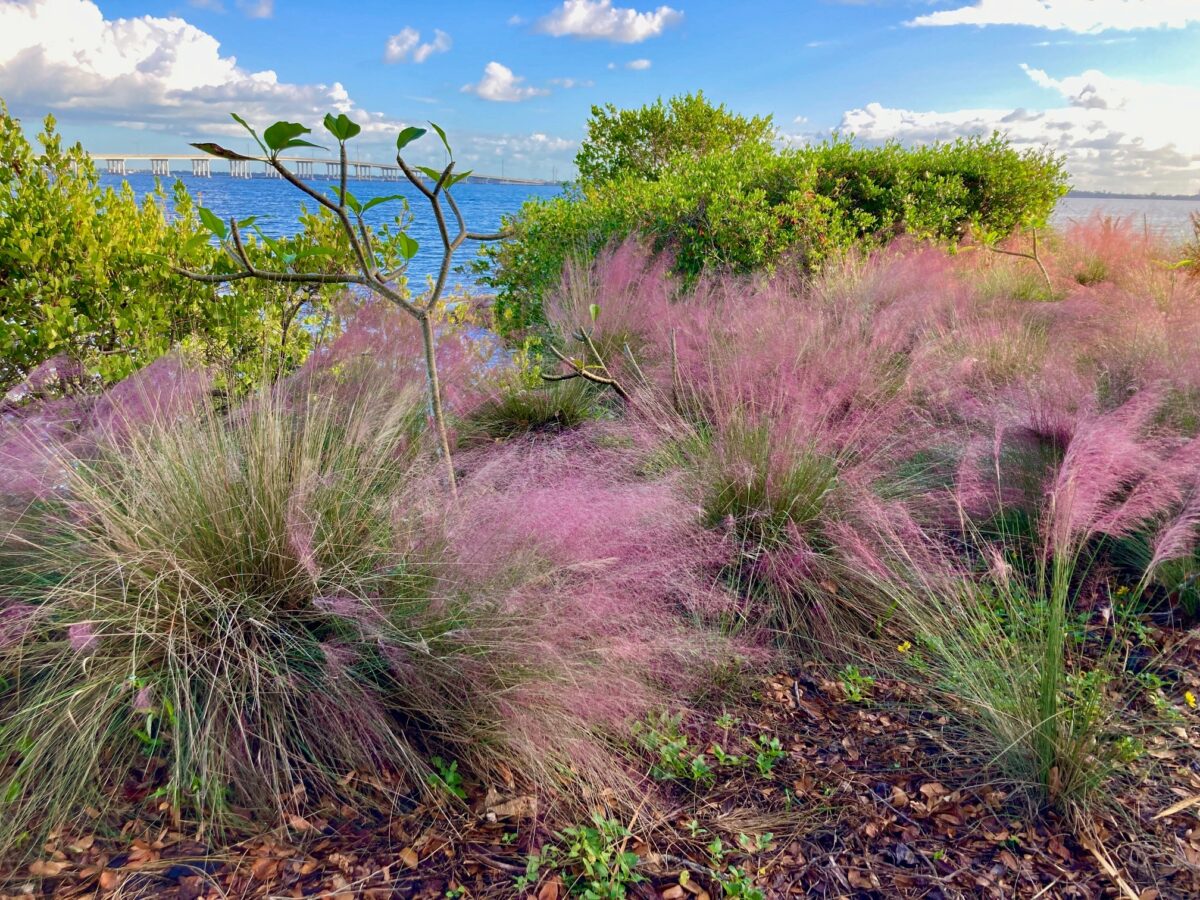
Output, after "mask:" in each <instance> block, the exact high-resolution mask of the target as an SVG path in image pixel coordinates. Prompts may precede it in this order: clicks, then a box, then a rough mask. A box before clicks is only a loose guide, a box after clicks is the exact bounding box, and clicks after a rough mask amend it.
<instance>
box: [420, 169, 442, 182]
mask: <svg viewBox="0 0 1200 900" xmlns="http://www.w3.org/2000/svg"><path fill="white" fill-rule="evenodd" d="M417 171H418V172H424V173H425V174H426V175H427V176H429V180H430V181H432V182H433V183H434V184H437V183H438V180H439V179H440V178H441V177H442V170H441V169H431V168H430V167H429V166H417Z"/></svg>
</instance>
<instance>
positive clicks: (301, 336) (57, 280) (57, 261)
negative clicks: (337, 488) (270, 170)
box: [0, 103, 331, 389]
mask: <svg viewBox="0 0 1200 900" xmlns="http://www.w3.org/2000/svg"><path fill="white" fill-rule="evenodd" d="M37 142H38V144H39V149H37V150H35V149H34V148H33V147H32V146H31V145H30V143H29V141H28V140H27V139H26V137H25V135H24V133H23V131H22V128H21V123H20V121H19V120H17V119H15V118H13V117H12V116H10V115H9V114H8V112H7V109H6V108H5V107H4V106H3V104H2V103H0V308H2V309H3V310H4V314H3V316H0V389H2V388H5V387H7V386H9V385H11V384H12V383H14V382H16V381H19V380H20V379H21V378H22V377H23V376H24V375H26V374H27V373H28V372H29V371H30V370H31V369H33V368H34V367H35V366H37V365H38V364H39V363H41V362H43V361H45V360H47V359H50V358H51V357H54V356H58V355H60V354H65V355H66V356H68V357H71V358H73V359H75V360H77V361H79V362H81V363H82V364H83V365H84V368H85V370H86V371H87V372H88V373H89V375H92V376H97V377H98V378H99V380H100V381H102V382H111V381H116V380H119V379H120V378H122V377H124V376H125V375H128V374H129V373H130V372H132V371H134V370H136V369H138V368H141V367H142V366H144V365H146V364H148V363H150V362H152V361H153V360H154V359H156V358H157V357H159V356H161V355H162V354H164V353H165V352H167V351H168V350H170V349H171V348H172V347H174V346H177V345H184V346H186V347H187V348H188V349H189V350H192V351H195V352H198V353H199V354H200V355H202V356H203V357H204V358H205V359H206V360H208V361H210V362H221V363H223V364H225V365H228V366H230V367H231V368H232V369H233V370H234V371H235V373H236V374H237V376H238V377H240V378H246V379H249V380H255V379H257V378H258V377H260V376H261V375H262V374H264V369H265V370H266V371H267V373H268V374H269V373H272V372H275V371H278V370H279V368H280V367H283V368H287V367H290V366H292V365H295V364H296V363H298V362H300V361H302V360H303V358H304V356H305V355H306V354H307V351H308V347H309V346H310V343H311V341H312V337H313V332H314V331H315V330H316V329H315V328H305V327H302V321H301V320H302V319H304V318H305V317H312V321H311V322H310V324H312V325H315V324H316V323H317V322H319V321H320V320H322V319H324V318H325V316H326V314H327V313H328V306H327V304H326V302H325V301H327V300H328V299H329V297H330V296H331V295H330V294H329V292H328V291H326V292H324V293H322V292H320V291H308V292H299V293H298V292H296V291H294V290H291V289H290V286H286V285H284V286H280V285H270V286H266V285H261V284H252V283H248V282H241V283H238V284H236V285H233V286H231V288H230V289H229V290H225V291H218V290H217V289H216V287H215V286H214V285H204V284H197V283H195V282H191V281H188V280H187V279H184V278H182V277H180V276H178V275H175V274H174V273H172V271H171V269H170V263H169V262H168V260H171V261H174V262H176V263H177V264H180V265H190V266H194V267H197V268H202V267H205V266H207V265H209V264H210V263H211V262H212V261H214V260H216V259H217V258H218V256H219V253H220V252H219V251H218V250H217V248H215V247H212V246H210V245H209V244H208V240H207V237H200V236H199V235H200V234H202V232H201V229H200V227H199V222H198V219H197V211H196V209H195V207H194V206H193V204H192V200H191V198H190V197H189V196H188V194H187V192H186V190H185V189H184V188H183V185H182V183H176V185H175V189H174V211H173V214H168V212H167V211H166V209H165V207H166V205H167V198H166V195H165V194H164V192H163V191H162V190H161V189H160V190H158V191H157V192H155V193H154V194H153V195H151V196H149V197H147V198H146V199H145V200H144V201H143V202H142V203H138V202H137V199H136V197H135V196H134V193H133V190H132V189H131V188H130V187H129V186H128V185H124V186H122V188H121V189H119V190H114V189H112V188H101V186H100V179H99V176H98V174H97V172H96V168H95V166H94V164H93V163H92V161H91V159H90V157H88V155H87V154H86V153H84V151H83V148H82V147H80V146H79V145H78V144H76V145H73V146H70V147H64V146H63V141H62V138H61V136H60V135H59V134H57V133H56V132H55V122H54V119H53V117H47V119H46V122H45V131H44V132H43V133H42V134H40V135H38V138H37ZM320 227H321V224H320V223H319V222H317V221H316V220H315V219H313V220H311V221H309V222H307V223H306V232H311V231H312V230H313V229H314V228H317V229H319V228H320ZM293 243H296V244H297V247H298V246H300V245H303V244H305V243H311V239H310V238H306V237H301V238H299V239H298V240H297V241H296V242H293ZM295 249H296V248H293V250H295ZM265 250H266V247H265V245H263V244H262V243H261V242H259V243H256V244H255V246H254V247H253V248H252V249H251V251H250V252H251V253H252V254H253V255H254V256H255V257H257V258H261V256H262V255H263V252H264V251H265Z"/></svg>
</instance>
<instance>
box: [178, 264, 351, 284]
mask: <svg viewBox="0 0 1200 900" xmlns="http://www.w3.org/2000/svg"><path fill="white" fill-rule="evenodd" d="M171 271H172V272H174V273H175V274H176V275H182V276H183V277H185V278H190V279H191V280H192V281H199V282H203V283H205V284H225V283H226V282H230V281H242V280H244V279H246V278H261V279H262V280H263V281H275V282H279V283H282V284H362V285H365V284H367V280H366V279H365V278H363V277H362V276H361V275H352V274H350V273H349V272H268V271H265V270H263V269H244V270H242V271H240V272H230V273H228V274H217V275H208V274H204V273H203V272H191V271H188V270H187V269H181V268H180V267H178V266H172V267H171Z"/></svg>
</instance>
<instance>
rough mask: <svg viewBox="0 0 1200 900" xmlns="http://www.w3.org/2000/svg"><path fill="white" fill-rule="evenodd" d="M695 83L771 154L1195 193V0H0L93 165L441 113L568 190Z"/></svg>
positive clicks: (469, 148) (50, 103)
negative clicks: (810, 144) (769, 120)
mask: <svg viewBox="0 0 1200 900" xmlns="http://www.w3.org/2000/svg"><path fill="white" fill-rule="evenodd" d="M696 89H703V90H704V91H705V93H706V94H708V95H709V96H710V97H711V98H713V99H714V100H718V101H721V102H724V103H726V104H727V105H729V106H730V107H731V108H733V109H735V110H738V111H741V112H746V113H758V114H763V113H771V114H773V115H774V117H775V123H776V126H777V127H778V129H779V132H780V141H781V142H789V141H790V142H803V141H811V140H819V139H820V138H821V137H823V136H825V135H828V134H829V133H830V132H831V131H832V130H835V129H836V130H840V131H842V132H844V133H853V134H855V135H856V136H857V137H858V138H859V139H861V140H864V141H879V140H887V139H893V138H894V139H898V140H901V141H905V142H913V141H925V140H936V139H948V138H953V137H957V136H959V135H963V134H969V133H975V132H987V131H990V130H992V129H993V128H999V129H1001V130H1004V131H1006V132H1007V133H1008V134H1009V135H1010V137H1011V138H1012V139H1013V140H1014V141H1016V142H1017V143H1019V144H1021V145H1028V146H1037V145H1049V146H1051V147H1053V148H1055V149H1057V150H1059V151H1060V152H1063V153H1065V154H1066V155H1067V157H1068V161H1069V166H1070V168H1071V170H1072V173H1073V175H1074V176H1075V181H1076V184H1077V186H1079V187H1085V188H1100V189H1109V190H1121V189H1127V190H1160V191H1172V192H1189V193H1190V192H1196V191H1200V116H1198V115H1197V110H1200V0H933V2H931V0H874V2H872V0H855V2H845V0H791V2H788V0H759V2H750V0H744V2H741V3H737V4H733V3H729V2H717V0H670V2H669V3H668V4H666V5H663V4H661V3H659V4H657V5H655V4H653V3H647V2H643V0H487V2H482V0H470V2H467V0H454V2H444V3H440V4H438V3H424V4H407V3H395V2H387V3H384V2H375V0H357V2H354V3H343V4H337V3H328V2H324V3H318V2H312V0H168V2H161V0H0V97H3V98H5V99H6V100H7V101H8V103H9V105H10V108H12V109H13V110H14V111H15V112H16V113H17V114H18V115H20V116H22V117H23V118H25V119H26V121H27V122H30V123H32V122H34V121H36V120H37V119H38V118H39V117H40V116H41V115H42V114H43V113H44V112H46V111H53V112H54V113H55V114H56V115H57V116H58V118H59V120H60V123H61V126H62V130H63V131H64V132H65V133H66V134H67V135H68V136H69V137H71V138H78V139H80V140H82V141H83V142H84V145H85V146H86V147H88V148H89V149H92V150H94V151H96V152H113V151H125V152H133V151H139V152H171V151H175V152H186V150H185V147H186V143H187V142H188V141H190V140H199V139H212V138H217V139H223V138H226V137H229V138H232V137H233V132H232V131H231V130H230V128H229V125H228V116H227V114H228V112H230V111H239V112H242V113H243V114H245V115H246V116H247V118H250V119H252V120H255V121H258V122H260V123H263V124H266V123H269V122H270V121H272V120H274V119H276V118H288V119H294V120H299V121H305V122H307V123H309V124H316V123H317V122H318V121H319V119H320V117H321V115H323V113H324V112H325V111H326V110H329V109H340V110H344V111H347V112H349V113H350V114H351V115H352V116H355V117H357V118H359V119H360V120H362V121H364V122H365V123H367V126H368V127H367V129H366V133H365V135H364V140H363V143H362V148H361V152H362V154H363V156H364V157H367V158H374V159H377V160H381V161H382V160H384V159H387V157H388V155H389V154H388V152H387V148H388V143H389V135H393V134H394V133H395V130H396V129H397V128H398V127H400V126H402V125H403V124H406V123H409V122H419V121H421V120H424V119H434V120H435V121H438V122H439V123H440V124H442V125H443V126H444V127H445V128H446V129H447V130H448V131H449V132H450V133H451V136H452V137H453V138H454V140H455V144H456V148H457V149H458V152H459V156H460V157H461V158H463V160H464V161H465V162H466V163H468V164H470V165H473V166H476V167H477V168H478V169H479V170H481V171H489V172H491V171H495V172H498V171H499V170H500V169H501V167H503V168H504V169H505V171H506V172H507V173H508V174H521V175H531V176H539V177H549V176H550V175H551V174H552V173H555V174H558V175H559V176H560V177H569V176H570V175H571V174H572V171H573V169H572V167H571V159H572V157H573V156H574V153H575V150H576V148H577V145H578V142H579V140H580V139H581V138H582V136H583V132H584V121H585V119H586V117H587V114H588V110H589V108H590V106H591V105H592V104H594V103H604V102H612V103H615V104H617V105H618V106H634V105H640V104H643V103H646V102H650V101H652V100H653V99H654V98H656V97H658V96H660V95H662V96H669V95H672V94H676V93H681V92H685V91H691V90H696ZM235 143H236V141H235ZM430 152H432V147H431V148H430Z"/></svg>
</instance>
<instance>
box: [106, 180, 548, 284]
mask: <svg viewBox="0 0 1200 900" xmlns="http://www.w3.org/2000/svg"><path fill="white" fill-rule="evenodd" d="M175 177H178V178H179V180H180V181H182V182H183V183H184V184H185V185H187V189H188V191H189V192H190V193H191V195H192V197H193V198H194V199H195V201H196V203H197V204H198V205H200V206H206V207H208V208H209V209H211V210H212V211H213V212H214V213H216V214H217V215H218V216H220V217H221V218H223V219H228V218H229V217H230V216H237V217H238V218H239V219H242V218H246V217H248V216H255V215H256V216H259V219H258V221H257V222H256V223H255V224H257V225H258V226H259V227H260V228H262V230H263V231H264V232H265V233H266V234H268V235H270V236H271V237H278V236H280V235H287V234H294V233H295V232H296V230H297V229H298V227H299V222H298V215H299V211H300V207H301V205H304V207H305V208H306V209H307V210H308V211H309V212H312V211H313V210H314V209H315V208H316V205H317V204H316V203H315V201H313V200H312V199H311V198H310V197H305V196H304V195H303V194H302V193H301V192H300V191H298V190H296V188H294V187H292V186H291V185H290V184H288V183H287V182H286V181H283V180H281V179H277V178H229V177H227V176H222V175H214V176H213V177H212V178H193V177H192V176H190V175H179V176H172V181H173V180H174V178H175ZM122 180H125V181H128V182H129V184H130V186H131V187H132V188H133V189H134V191H135V192H136V193H137V195H138V197H139V198H140V197H143V196H145V195H146V194H147V193H149V192H150V191H152V190H153V189H154V183H155V179H154V176H152V175H150V174H149V173H131V174H129V175H126V176H124V179H122V177H121V176H114V175H107V174H104V175H101V176H100V181H101V183H102V184H104V185H106V186H109V185H111V186H113V187H118V186H119V185H120V183H121V181H122ZM307 183H308V184H310V185H312V186H313V187H315V188H316V189H317V190H320V191H324V192H329V191H331V190H336V186H337V183H336V181H335V180H333V179H328V178H315V179H312V180H310V181H308V182H307ZM346 186H347V189H348V190H349V191H350V193H352V194H354V196H355V197H357V198H358V199H359V200H360V201H361V202H363V203H365V202H366V201H367V200H369V199H371V198H372V197H383V196H389V195H392V194H400V195H402V196H404V197H407V198H408V202H409V204H410V206H411V208H412V212H413V222H412V225H411V227H410V228H409V232H408V233H409V235H410V236H411V237H413V238H414V239H415V240H416V241H417V243H418V244H419V245H420V250H419V251H418V252H417V255H416V257H414V259H413V260H412V262H411V263H410V264H409V269H408V277H409V283H410V284H411V285H413V287H414V288H418V286H419V285H422V284H424V283H425V278H426V276H429V275H435V274H436V273H437V270H438V267H439V266H441V263H442V242H441V238H440V237H439V236H438V231H437V224H436V222H435V221H434V218H433V213H432V212H431V210H430V207H429V203H428V201H427V200H426V199H425V197H424V196H423V195H422V194H420V193H419V192H418V191H417V189H416V188H414V187H413V186H412V185H411V184H408V183H407V182H399V181H358V180H355V179H350V180H349V181H348V182H347V185H346ZM166 187H168V198H169V196H170V192H169V184H167V185H166ZM561 190H562V189H561V188H560V187H559V186H557V185H544V186H543V185H527V184H460V185H458V186H457V187H456V188H454V199H455V200H456V201H458V206H459V209H461V210H462V214H463V219H464V220H465V221H466V223H467V228H468V229H469V230H470V231H474V232H478V233H480V234H486V233H489V232H494V231H496V230H498V229H499V228H500V223H501V218H502V217H503V216H506V215H511V214H512V213H515V212H516V211H517V210H519V209H520V208H521V204H523V203H524V202H525V201H526V200H529V199H532V198H535V197H553V196H556V195H557V194H559V193H561ZM443 207H445V204H443ZM400 208H401V204H400V201H398V200H397V201H395V202H393V203H384V204H381V205H380V206H377V207H375V208H374V209H372V210H370V211H368V212H367V214H366V220H367V222H368V224H371V225H382V224H385V223H386V224H390V223H391V222H392V221H393V219H394V217H395V215H396V214H397V213H398V212H399V211H400ZM445 212H446V217H447V224H448V225H449V226H450V229H451V236H452V237H453V235H454V233H455V231H456V228H455V224H454V219H453V215H452V214H451V212H450V210H449V209H448V208H446V209H445ZM478 247H479V245H478V244H477V243H475V242H473V241H467V242H466V243H464V244H463V246H462V247H461V248H460V249H459V251H458V252H457V253H456V254H455V256H454V260H455V263H456V265H460V264H462V263H466V262H469V261H470V260H472V259H474V257H475V254H476V252H477V250H478ZM452 283H453V284H458V285H461V286H464V287H468V288H471V287H474V286H475V285H474V280H473V278H472V276H471V275H470V274H469V273H465V272H460V273H458V274H456V275H455V276H454V277H453V279H452Z"/></svg>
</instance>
